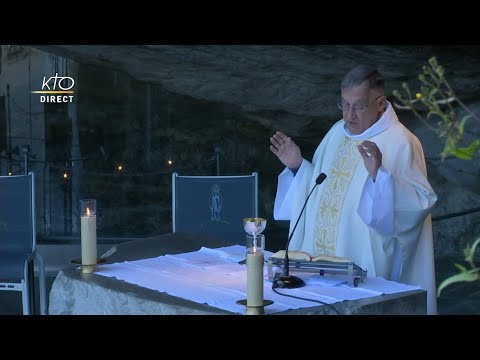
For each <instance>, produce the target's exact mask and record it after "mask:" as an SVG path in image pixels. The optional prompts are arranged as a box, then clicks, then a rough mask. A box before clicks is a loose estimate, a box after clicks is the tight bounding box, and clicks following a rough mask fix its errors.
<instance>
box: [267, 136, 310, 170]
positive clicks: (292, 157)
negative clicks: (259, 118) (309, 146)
mask: <svg viewBox="0 0 480 360" xmlns="http://www.w3.org/2000/svg"><path fill="white" fill-rule="evenodd" d="M270 142H271V143H272V145H270V150H271V151H272V152H273V153H274V154H275V155H276V156H277V157H278V159H279V160H280V161H281V162H282V164H283V165H285V166H286V167H288V168H290V169H298V168H299V167H300V165H301V164H302V161H303V158H302V153H301V151H300V148H299V147H298V145H297V144H295V142H294V141H293V140H292V139H291V138H290V137H288V136H287V135H285V134H284V133H282V132H281V131H277V132H276V133H275V134H273V135H272V136H271V137H270Z"/></svg>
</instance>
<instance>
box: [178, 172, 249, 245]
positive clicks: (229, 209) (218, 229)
mask: <svg viewBox="0 0 480 360" xmlns="http://www.w3.org/2000/svg"><path fill="white" fill-rule="evenodd" d="M247 217H258V173H256V172H254V173H252V174H251V175H239V176H180V175H179V174H178V173H173V174H172V225H173V232H174V233H175V232H185V233H190V234H201V235H207V236H210V237H214V238H218V239H220V240H225V242H226V243H227V244H232V245H245V235H246V233H245V230H244V229H243V222H242V220H243V219H244V218H247Z"/></svg>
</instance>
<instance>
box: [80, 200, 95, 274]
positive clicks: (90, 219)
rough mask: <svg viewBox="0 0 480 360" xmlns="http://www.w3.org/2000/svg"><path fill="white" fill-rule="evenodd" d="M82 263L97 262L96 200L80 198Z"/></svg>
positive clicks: (93, 263)
mask: <svg viewBox="0 0 480 360" xmlns="http://www.w3.org/2000/svg"><path fill="white" fill-rule="evenodd" d="M80 207H81V211H80V217H81V228H80V235H81V247H82V265H96V264H97V217H96V200H94V199H86V200H80Z"/></svg>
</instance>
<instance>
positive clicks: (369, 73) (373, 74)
mask: <svg viewBox="0 0 480 360" xmlns="http://www.w3.org/2000/svg"><path fill="white" fill-rule="evenodd" d="M365 81H366V82H367V86H368V88H369V89H373V90H378V91H379V92H380V93H382V94H383V93H384V91H385V79H384V78H383V76H382V74H380V72H379V71H378V69H377V67H375V66H371V65H357V66H355V67H354V68H353V69H352V70H350V71H349V72H348V73H347V74H346V75H345V77H344V78H343V80H342V84H341V89H349V88H352V87H356V86H360V85H362V84H363V83H364V82H365Z"/></svg>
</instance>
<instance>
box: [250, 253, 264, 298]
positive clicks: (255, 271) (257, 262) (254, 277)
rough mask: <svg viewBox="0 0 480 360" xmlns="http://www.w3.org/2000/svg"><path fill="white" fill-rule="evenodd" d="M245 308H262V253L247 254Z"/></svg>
mask: <svg viewBox="0 0 480 360" xmlns="http://www.w3.org/2000/svg"><path fill="white" fill-rule="evenodd" d="M247 306H263V252H262V251H261V250H259V249H258V248H253V251H248V252H247Z"/></svg>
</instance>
